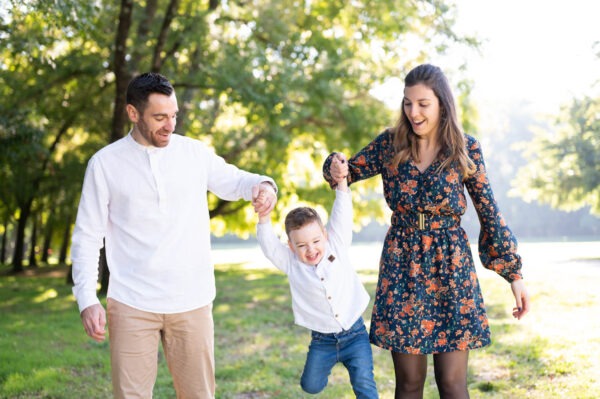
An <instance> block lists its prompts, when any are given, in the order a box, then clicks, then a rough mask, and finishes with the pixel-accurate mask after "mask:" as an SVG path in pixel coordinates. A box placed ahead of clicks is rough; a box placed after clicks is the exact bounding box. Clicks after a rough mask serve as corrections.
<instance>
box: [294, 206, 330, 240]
mask: <svg viewBox="0 0 600 399" xmlns="http://www.w3.org/2000/svg"><path fill="white" fill-rule="evenodd" d="M312 222H317V223H318V224H319V226H321V228H323V222H322V221H321V218H320V217H319V214H318V213H317V211H315V210H314V209H313V208H309V207H307V206H301V207H298V208H296V209H292V210H291V211H290V213H288V214H287V216H286V217H285V232H286V234H287V235H288V237H289V235H290V232H292V231H293V230H298V229H300V228H302V227H304V226H306V225H307V224H309V223H312Z"/></svg>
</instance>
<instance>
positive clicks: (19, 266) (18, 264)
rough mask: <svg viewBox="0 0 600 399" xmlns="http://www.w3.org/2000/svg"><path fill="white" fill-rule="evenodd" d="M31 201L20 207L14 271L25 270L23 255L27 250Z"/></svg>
mask: <svg viewBox="0 0 600 399" xmlns="http://www.w3.org/2000/svg"><path fill="white" fill-rule="evenodd" d="M31 203H32V201H29V202H27V203H26V204H25V205H24V206H22V207H21V208H20V215H19V220H18V221H17V236H16V239H15V251H14V254H13V259H12V267H13V268H12V271H13V273H20V272H22V271H23V256H24V250H25V226H27V219H29V215H30V213H31Z"/></svg>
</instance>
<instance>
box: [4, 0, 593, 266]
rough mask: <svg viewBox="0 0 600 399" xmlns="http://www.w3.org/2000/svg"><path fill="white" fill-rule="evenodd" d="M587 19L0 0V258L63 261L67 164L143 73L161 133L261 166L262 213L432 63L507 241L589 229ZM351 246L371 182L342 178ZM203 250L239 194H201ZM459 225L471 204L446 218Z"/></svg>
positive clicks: (300, 199)
mask: <svg viewBox="0 0 600 399" xmlns="http://www.w3.org/2000/svg"><path fill="white" fill-rule="evenodd" d="M599 13H600V6H599V5H596V3H595V2H591V1H583V0H575V1H571V2H568V4H567V2H544V1H541V0H530V1H516V0H509V1H485V2H481V1H475V0H457V1H450V0H448V1H442V0H439V1H438V0H421V1H419V0H415V1H413V0H410V1H409V0H373V1H369V2H364V1H355V0H352V1H335V0H333V1H331V0H329V1H324V0H322V1H318V0H304V1H300V0H242V1H228V0H221V1H218V0H208V1H191V0H146V1H137V2H134V1H127V0H122V1H103V0H96V1H87V0H86V1H83V0H73V1H50V0H46V1H42V0H38V1H36V0H30V1H11V0H0V238H1V242H0V263H4V264H6V265H8V266H9V267H10V269H11V270H12V271H14V272H19V271H22V270H24V268H26V267H36V266H37V265H39V264H65V263H67V264H68V262H69V245H70V234H71V229H72V226H73V223H74V218H75V213H76V209H77V204H78V200H79V193H80V189H81V184H82V180H83V173H84V170H85V167H86V163H87V160H88V159H89V158H90V156H91V155H92V154H93V153H94V152H95V151H97V150H98V149H99V148H101V147H103V146H105V145H106V144H108V143H110V142H112V141H115V140H117V139H119V138H121V137H123V136H124V135H125V134H126V133H127V132H128V130H129V128H130V126H129V124H128V121H127V119H126V115H125V114H124V101H125V99H124V95H125V88H126V85H127V83H128V82H129V80H130V79H131V77H132V76H134V75H136V74H138V73H141V72H145V71H155V72H160V73H162V74H164V75H166V76H167V77H169V78H170V79H171V81H172V82H173V84H174V86H175V89H176V92H177V96H178V101H179V106H180V110H181V112H180V114H179V118H178V127H177V133H179V134H182V135H187V136H191V137H195V138H198V139H200V140H203V141H205V142H206V143H208V144H209V145H210V146H212V147H213V148H214V149H215V151H216V152H217V153H218V154H220V155H221V156H223V157H224V158H225V159H226V160H227V161H229V162H231V163H234V164H236V165H238V166H239V167H241V168H244V169H247V170H250V171H254V172H257V173H261V174H266V175H270V176H272V177H273V178H274V179H275V180H276V182H277V183H278V185H279V188H280V199H279V202H278V204H277V209H276V215H275V217H276V218H278V217H279V216H281V215H282V214H285V213H286V212H287V210H288V209H289V208H291V207H295V206H297V205H298V204H299V203H303V204H309V205H313V206H316V207H317V208H319V209H320V210H321V211H322V213H323V215H324V216H326V211H327V210H328V209H329V207H330V205H331V201H332V198H333V197H332V196H331V194H330V192H329V188H328V187H327V186H326V185H325V184H324V181H323V179H322V177H321V165H322V162H323V160H324V158H325V157H326V156H327V154H328V153H330V152H331V151H343V152H345V153H346V154H348V155H351V154H353V153H355V152H356V151H358V150H359V149H360V148H362V147H363V146H364V145H366V144H367V143H369V142H370V141H371V140H372V139H373V138H374V137H375V136H376V135H377V134H378V133H379V132H381V131H382V130H383V129H385V128H386V127H388V126H390V125H392V124H394V122H395V120H396V118H397V116H398V112H399V104H400V101H401V99H402V80H403V78H404V76H405V74H406V73H407V72H408V71H409V70H410V69H412V68H413V67H414V66H416V65H418V64H420V63H424V62H429V63H434V64H437V65H439V66H440V67H442V69H443V70H444V71H445V73H446V74H447V76H448V78H449V80H450V82H451V84H452V86H453V89H454V94H455V97H456V99H457V103H458V105H459V112H460V118H461V122H462V124H463V127H464V129H465V131H466V132H467V133H469V134H472V135H474V136H476V137H477V138H478V139H479V140H480V141H481V142H482V145H483V150H484V155H485V159H486V163H487V166H488V170H489V175H490V179H491V182H492V185H493V188H494V191H495V195H496V199H497V200H498V202H499V204H500V208H501V210H502V211H503V213H504V216H505V218H506V220H507V221H508V223H509V226H510V227H511V228H512V230H513V231H514V232H515V233H516V234H517V237H519V239H520V240H521V241H523V240H525V241H527V240H530V241H572V240H588V241H589V240H592V241H595V240H597V239H598V238H599V237H600V218H599V217H598V215H599V214H600V162H599V157H600V155H599V154H600V151H599V150H600V121H599V115H600V91H599V87H598V84H597V81H598V78H599V77H600V72H598V71H600V68H599V58H598V52H599V49H600V47H599V45H598V40H600V25H599V24H597V23H596V21H594V20H593V18H595V17H596V16H597V15H599ZM353 191H354V204H355V212H356V219H355V229H356V240H357V241H380V240H381V239H382V237H383V234H384V233H385V229H386V224H387V221H388V218H389V213H388V211H387V208H386V206H385V204H384V202H383V200H382V195H381V192H382V190H381V183H380V181H379V180H377V179H371V180H370V181H367V182H364V183H360V184H357V185H355V186H353ZM210 206H211V218H212V219H211V220H212V229H213V230H212V231H213V235H214V242H215V243H216V244H217V245H220V244H223V243H225V244H226V243H228V242H231V241H235V242H237V240H249V241H247V242H252V236H253V234H254V223H255V216H254V215H253V212H252V209H251V208H250V207H248V205H247V203H245V202H226V201H221V200H219V199H217V198H215V197H212V196H211V197H210ZM464 225H465V228H466V229H467V231H468V232H469V233H470V235H471V237H473V236H474V235H475V236H476V235H477V234H478V223H477V216H476V215H475V214H474V212H473V211H472V207H471V210H470V211H469V213H468V214H467V215H466V216H465V218H464Z"/></svg>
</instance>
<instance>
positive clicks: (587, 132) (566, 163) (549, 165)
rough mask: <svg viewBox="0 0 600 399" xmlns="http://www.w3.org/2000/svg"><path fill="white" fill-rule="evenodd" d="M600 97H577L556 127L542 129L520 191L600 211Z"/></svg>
mask: <svg viewBox="0 0 600 399" xmlns="http://www.w3.org/2000/svg"><path fill="white" fill-rule="evenodd" d="M599 114H600V98H596V99H594V98H589V97H585V98H583V99H576V100H574V101H573V103H572V104H571V105H570V106H569V107H565V108H564V109H563V113H562V115H561V116H560V117H559V118H558V120H557V123H556V126H555V129H553V130H552V131H547V130H541V131H538V133H537V134H536V136H535V137H534V140H533V141H532V143H531V145H530V146H529V149H528V151H527V156H528V158H529V160H530V161H529V164H528V165H527V166H526V167H525V168H523V169H522V170H521V171H520V172H519V176H520V178H519V179H518V186H517V188H518V192H520V193H522V197H523V198H524V199H525V200H528V201H532V200H537V201H540V202H542V203H546V204H550V205H551V206H552V207H555V208H558V209H562V210H567V211H571V210H575V209H580V208H582V207H585V206H589V207H590V210H591V212H592V213H593V214H596V215H600V158H599V155H598V154H600V118H598V115H599Z"/></svg>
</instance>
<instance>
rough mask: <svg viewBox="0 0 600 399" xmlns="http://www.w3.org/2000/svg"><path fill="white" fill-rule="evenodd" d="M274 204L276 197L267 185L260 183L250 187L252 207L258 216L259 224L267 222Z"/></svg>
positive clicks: (271, 187) (271, 188)
mask: <svg viewBox="0 0 600 399" xmlns="http://www.w3.org/2000/svg"><path fill="white" fill-rule="evenodd" d="M276 202H277V195H276V194H275V190H274V189H273V186H271V185H270V184H269V183H261V184H258V185H256V186H254V187H252V206H254V211H255V212H256V213H257V214H258V220H259V223H265V222H267V221H269V219H270V216H271V211H272V210H273V208H274V207H275V203H276Z"/></svg>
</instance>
